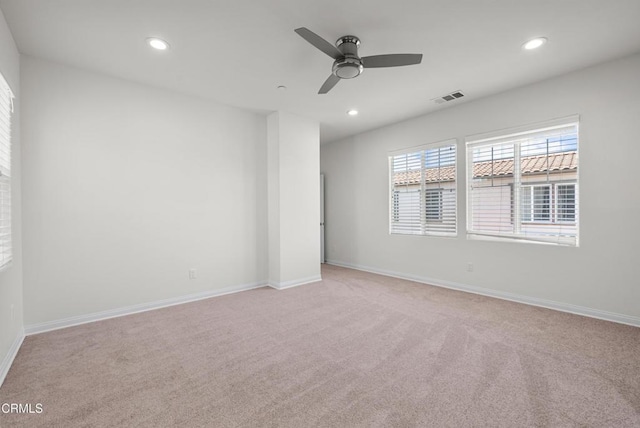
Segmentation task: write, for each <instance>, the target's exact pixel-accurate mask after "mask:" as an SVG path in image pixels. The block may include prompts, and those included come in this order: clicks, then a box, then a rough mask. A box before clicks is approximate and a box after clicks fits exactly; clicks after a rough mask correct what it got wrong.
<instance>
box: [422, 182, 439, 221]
mask: <svg viewBox="0 0 640 428" xmlns="http://www.w3.org/2000/svg"><path fill="white" fill-rule="evenodd" d="M442 190H443V189H426V190H425V200H424V202H425V211H426V212H425V214H426V220H427V222H429V221H441V220H442Z"/></svg>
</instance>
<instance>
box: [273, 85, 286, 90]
mask: <svg viewBox="0 0 640 428" xmlns="http://www.w3.org/2000/svg"><path fill="white" fill-rule="evenodd" d="M276 89H278V90H279V91H286V90H287V87H286V86H284V85H278V86H277V87H276Z"/></svg>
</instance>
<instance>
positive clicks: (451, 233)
mask: <svg viewBox="0 0 640 428" xmlns="http://www.w3.org/2000/svg"><path fill="white" fill-rule="evenodd" d="M446 147H451V148H453V150H454V153H453V164H452V165H447V166H452V167H453V169H454V172H453V177H454V178H453V180H442V181H436V182H430V184H438V186H439V187H437V188H436V187H426V186H425V179H424V176H423V172H424V171H425V170H428V169H431V168H427V167H426V163H427V162H426V155H425V153H426V152H427V151H430V150H437V149H440V148H446ZM402 155H419V156H420V171H421V172H420V183H419V186H420V188H419V189H417V192H418V200H419V201H420V202H419V204H420V206H419V218H420V227H419V230H416V231H401V230H397V228H396V227H394V223H397V222H398V221H399V218H400V217H401V214H400V212H399V209H400V208H399V205H400V203H399V198H400V196H399V195H400V194H401V193H409V192H401V191H398V190H397V189H396V188H395V186H394V158H395V157H396V156H402ZM438 156H439V157H440V158H442V155H441V154H438ZM388 161H389V168H388V174H389V177H388V180H389V218H388V222H389V234H390V235H417V236H438V237H452V238H454V237H457V236H458V140H457V139H455V138H452V139H448V140H443V141H439V142H436V143H429V144H423V145H420V146H414V147H409V148H406V149H401V150H395V151H390V152H389V153H388ZM442 183H453V188H452V189H443V188H442V187H441V184H442ZM444 190H453V191H454V192H453V196H452V199H453V202H452V203H451V202H449V203H450V204H452V206H453V229H452V230H446V231H438V230H433V229H431V228H430V226H429V225H434V224H443V223H445V222H446V220H445V213H444V205H445V204H444ZM434 191H437V192H438V193H439V195H440V198H439V211H438V214H439V218H438V219H437V220H436V219H428V218H427V209H426V208H427V204H426V198H427V194H428V193H429V192H434ZM396 195H398V196H397V197H396Z"/></svg>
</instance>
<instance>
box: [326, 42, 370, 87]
mask: <svg viewBox="0 0 640 428" xmlns="http://www.w3.org/2000/svg"><path fill="white" fill-rule="evenodd" d="M359 45H360V39H358V38H357V37H356V36H343V37H340V38H339V39H338V40H337V41H336V47H337V48H338V49H339V50H340V52H342V54H343V55H344V57H343V58H338V59H337V60H336V61H335V62H334V63H333V74H335V75H336V76H338V77H339V78H341V79H353V78H354V77H357V76H359V75H360V73H362V71H363V70H364V66H363V65H362V60H360V57H359V56H358V46H359Z"/></svg>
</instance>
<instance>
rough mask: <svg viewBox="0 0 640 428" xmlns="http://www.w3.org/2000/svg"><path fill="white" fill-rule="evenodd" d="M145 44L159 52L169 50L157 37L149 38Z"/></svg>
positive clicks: (167, 44) (165, 43) (164, 42)
mask: <svg viewBox="0 0 640 428" xmlns="http://www.w3.org/2000/svg"><path fill="white" fill-rule="evenodd" d="M147 43H148V44H149V46H151V47H152V48H154V49H156V50H159V51H166V50H167V49H169V43H167V42H166V41H164V40H162V39H159V38H157V37H149V38H148V39H147Z"/></svg>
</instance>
